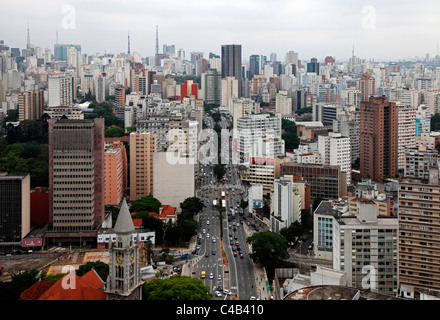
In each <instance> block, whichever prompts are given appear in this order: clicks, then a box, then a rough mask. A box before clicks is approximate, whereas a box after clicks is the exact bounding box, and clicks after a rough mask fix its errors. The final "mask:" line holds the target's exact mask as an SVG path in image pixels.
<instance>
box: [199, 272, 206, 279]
mask: <svg viewBox="0 0 440 320" xmlns="http://www.w3.org/2000/svg"><path fill="white" fill-rule="evenodd" d="M205 277H206V272H205V271H202V273H201V274H200V278H202V279H205Z"/></svg>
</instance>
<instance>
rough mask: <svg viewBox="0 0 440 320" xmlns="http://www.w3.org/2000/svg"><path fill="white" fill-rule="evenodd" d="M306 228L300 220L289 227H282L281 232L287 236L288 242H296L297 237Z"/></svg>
mask: <svg viewBox="0 0 440 320" xmlns="http://www.w3.org/2000/svg"><path fill="white" fill-rule="evenodd" d="M303 230H304V228H303V226H302V224H301V223H300V222H299V221H295V222H294V223H292V224H291V225H290V226H288V227H287V228H282V229H281V230H280V234H281V235H282V236H283V237H284V238H286V240H287V242H295V239H296V238H298V237H300V236H301V235H302V232H303Z"/></svg>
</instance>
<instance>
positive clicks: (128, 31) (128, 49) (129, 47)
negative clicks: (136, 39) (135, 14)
mask: <svg viewBox="0 0 440 320" xmlns="http://www.w3.org/2000/svg"><path fill="white" fill-rule="evenodd" d="M128 54H130V31H128Z"/></svg>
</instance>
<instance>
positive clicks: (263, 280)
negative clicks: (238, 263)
mask: <svg viewBox="0 0 440 320" xmlns="http://www.w3.org/2000/svg"><path fill="white" fill-rule="evenodd" d="M244 228H245V232H246V236H247V237H249V236H251V235H252V234H253V233H254V230H252V229H251V227H250V226H248V225H244ZM248 249H249V252H251V251H252V247H251V245H250V244H248ZM250 260H251V264H252V269H253V271H254V279H255V288H256V289H257V294H258V297H257V298H258V299H260V300H269V299H270V296H271V293H270V288H269V280H268V279H267V274H266V272H265V269H263V267H262V266H261V265H257V264H255V263H254V262H253V261H252V259H250Z"/></svg>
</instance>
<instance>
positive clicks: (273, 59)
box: [270, 52, 277, 62]
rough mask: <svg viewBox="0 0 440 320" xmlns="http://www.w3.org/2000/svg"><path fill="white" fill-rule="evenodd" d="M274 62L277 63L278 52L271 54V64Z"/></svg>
mask: <svg viewBox="0 0 440 320" xmlns="http://www.w3.org/2000/svg"><path fill="white" fill-rule="evenodd" d="M274 61H277V54H276V52H272V53H271V54H270V62H274Z"/></svg>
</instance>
